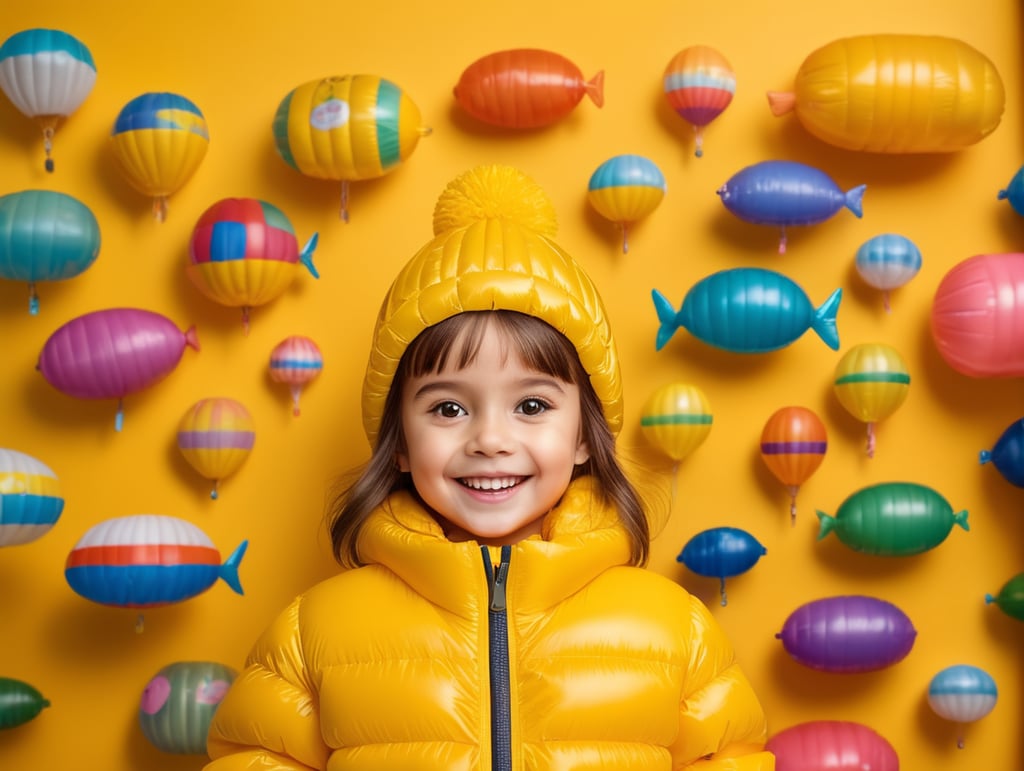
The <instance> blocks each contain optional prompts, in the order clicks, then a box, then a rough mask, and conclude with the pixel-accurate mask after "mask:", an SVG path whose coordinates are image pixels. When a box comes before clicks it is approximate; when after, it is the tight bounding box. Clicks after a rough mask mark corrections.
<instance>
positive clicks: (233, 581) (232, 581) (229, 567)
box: [220, 541, 249, 594]
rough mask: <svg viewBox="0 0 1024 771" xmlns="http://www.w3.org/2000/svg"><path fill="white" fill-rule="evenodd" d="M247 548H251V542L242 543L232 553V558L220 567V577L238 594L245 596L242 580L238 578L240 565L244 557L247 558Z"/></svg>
mask: <svg viewBox="0 0 1024 771" xmlns="http://www.w3.org/2000/svg"><path fill="white" fill-rule="evenodd" d="M247 548H249V542H248V541H242V542H241V543H240V544H238V547H237V548H236V549H235V550H234V551H233V552H232V553H231V556H230V557H228V558H227V560H225V561H224V564H223V565H221V566H220V577H221V578H223V579H224V581H225V582H226V583H227V585H228V586H230V587H231V588H232V589H233V590H234V591H235V592H236V593H238V594H245V592H243V591H242V582H241V579H239V577H238V565H239V563H240V562H241V561H242V557H244V556H245V550H246V549H247Z"/></svg>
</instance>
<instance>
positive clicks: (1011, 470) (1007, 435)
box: [978, 418, 1024, 487]
mask: <svg viewBox="0 0 1024 771" xmlns="http://www.w3.org/2000/svg"><path fill="white" fill-rule="evenodd" d="M978 460H979V462H981V463H982V464H985V463H989V462H991V463H992V465H993V466H995V467H996V471H998V472H999V473H1000V474H1001V475H1002V477H1003V479H1005V480H1006V481H1007V482H1009V483H1010V484H1011V485H1013V486H1014V487H1024V418H1021V419H1019V420H1015V421H1014V422H1013V423H1011V424H1010V425H1009V426H1007V427H1006V430H1005V431H1003V433H1002V435H1000V437H999V439H998V440H997V441H996V443H995V445H994V446H993V447H992V449H991V450H982V451H981V452H979V453H978Z"/></svg>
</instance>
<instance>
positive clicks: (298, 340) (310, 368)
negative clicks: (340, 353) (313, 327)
mask: <svg viewBox="0 0 1024 771" xmlns="http://www.w3.org/2000/svg"><path fill="white" fill-rule="evenodd" d="M323 368H324V357H323V354H322V353H321V352H320V348H319V347H318V346H317V344H316V343H315V342H313V341H312V340H311V339H310V338H308V337H304V336H302V335H291V336H289V337H286V338H285V339H284V340H282V341H281V342H280V343H278V344H277V345H276V346H274V349H273V350H272V351H271V352H270V379H271V380H273V381H274V382H275V383H286V384H287V385H288V387H289V389H290V390H291V395H292V414H293V415H295V416H296V417H298V416H299V397H300V396H301V395H302V388H303V386H305V385H306V384H307V383H309V382H311V381H313V380H314V379H316V377H317V376H318V375H319V374H320V372H321V371H322V370H323Z"/></svg>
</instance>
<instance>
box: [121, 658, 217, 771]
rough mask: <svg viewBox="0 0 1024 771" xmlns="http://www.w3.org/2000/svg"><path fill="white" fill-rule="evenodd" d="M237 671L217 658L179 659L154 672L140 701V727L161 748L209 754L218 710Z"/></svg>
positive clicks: (185, 752)
mask: <svg viewBox="0 0 1024 771" xmlns="http://www.w3.org/2000/svg"><path fill="white" fill-rule="evenodd" d="M236 676H237V672H236V671H235V670H234V669H232V668H231V667H229V666H227V665H226V664H220V663H218V662H216V661H177V662H175V663H173V664H168V665H167V666H165V667H162V668H161V669H160V671H159V672H157V673H156V674H155V675H153V677H152V679H151V680H150V681H149V682H148V683H147V684H146V687H145V689H143V691H142V698H141V699H140V700H139V727H140V728H141V729H142V733H143V735H144V736H145V737H146V738H147V739H148V740H149V743H150V744H152V745H153V746H154V747H156V748H157V749H158V750H161V751H163V752H168V753H172V754H176V755H205V754H206V734H207V732H208V731H209V729H210V721H211V720H212V719H213V714H214V712H216V711H217V707H219V706H220V703H221V701H222V700H223V698H224V696H225V695H226V694H227V692H228V688H230V687H231V683H232V682H234V680H235V677H236Z"/></svg>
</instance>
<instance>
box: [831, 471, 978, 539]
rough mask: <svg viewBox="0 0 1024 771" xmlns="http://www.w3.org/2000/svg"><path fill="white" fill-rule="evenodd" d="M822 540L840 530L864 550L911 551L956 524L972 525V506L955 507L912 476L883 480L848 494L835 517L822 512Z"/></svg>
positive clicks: (945, 533) (841, 535)
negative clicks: (969, 508)
mask: <svg viewBox="0 0 1024 771" xmlns="http://www.w3.org/2000/svg"><path fill="white" fill-rule="evenodd" d="M818 519H819V521H820V525H821V527H820V528H819V531H818V540H821V539H822V538H824V537H825V536H827V535H828V534H829V533H831V532H835V534H836V537H837V538H839V540H840V541H841V542H842V543H843V544H845V545H846V546H848V547H849V548H851V549H853V550H854V551H859V552H862V553H864V554H875V555H880V556H884V557H906V556H910V555H913V554H920V553H922V552H925V551H928V550H929V549H934V548H935V547H936V546H938V545H939V544H940V543H942V542H943V541H945V540H946V537H947V536H948V535H949V533H950V531H951V530H952V529H953V525H959V526H960V527H962V528H963V529H964V530H970V527H969V526H968V524H967V512H966V511H960V512H956V513H954V512H953V507H952V506H950V505H949V502H948V501H946V499H945V498H943V497H942V496H941V495H940V494H939V493H937V492H936V491H935V490H933V489H932V488H930V487H927V486H925V485H920V484H915V483H913V482H882V483H879V484H875V485H871V486H869V487H865V488H863V489H861V490H858V491H857V492H855V493H853V494H852V495H850V497H848V498H847V499H846V500H845V501H844V502H843V503H842V505H841V506H840V507H839V510H838V511H837V512H836V515H835V516H834V517H832V516H829V515H828V514H826V513H825V512H823V511H819V512H818Z"/></svg>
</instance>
